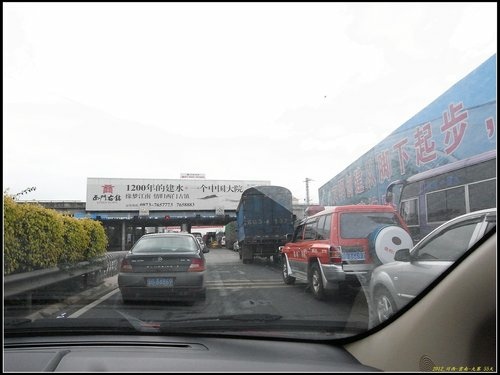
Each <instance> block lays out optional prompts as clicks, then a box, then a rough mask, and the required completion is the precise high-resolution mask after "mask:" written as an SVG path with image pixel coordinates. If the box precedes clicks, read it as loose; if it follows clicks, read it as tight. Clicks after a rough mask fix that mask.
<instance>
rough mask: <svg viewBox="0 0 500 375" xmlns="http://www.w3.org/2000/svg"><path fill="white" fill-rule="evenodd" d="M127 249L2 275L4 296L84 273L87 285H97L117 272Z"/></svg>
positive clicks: (25, 291)
mask: <svg viewBox="0 0 500 375" xmlns="http://www.w3.org/2000/svg"><path fill="white" fill-rule="evenodd" d="M127 253H128V251H115V252H110V253H106V254H105V255H104V256H103V257H100V258H97V259H95V260H92V261H85V262H80V263H77V264H74V265H70V266H65V265H60V266H58V267H52V268H47V269H42V270H36V271H31V272H23V273H18V274H14V275H8V276H5V277H4V281H3V283H4V298H8V297H12V296H15V295H18V294H23V293H29V292H31V291H34V290H36V289H40V288H43V287H45V286H48V285H51V284H55V283H59V282H62V281H65V280H69V279H72V278H75V277H78V276H83V275H86V278H87V279H86V282H87V285H88V286H93V285H98V284H100V283H101V282H102V281H103V280H104V279H105V278H108V277H111V276H113V275H116V274H117V273H118V267H119V266H120V261H121V260H122V259H123V258H124V257H125V255H126V254H127Z"/></svg>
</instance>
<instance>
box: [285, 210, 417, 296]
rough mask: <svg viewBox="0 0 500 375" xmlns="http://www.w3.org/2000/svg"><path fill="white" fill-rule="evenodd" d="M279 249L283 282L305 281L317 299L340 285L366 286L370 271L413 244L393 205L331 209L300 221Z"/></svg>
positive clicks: (337, 288)
mask: <svg viewBox="0 0 500 375" xmlns="http://www.w3.org/2000/svg"><path fill="white" fill-rule="evenodd" d="M289 240H290V241H291V242H288V243H287V244H286V245H285V246H283V247H282V248H281V253H282V257H283V280H284V282H285V283H286V284H293V283H294V282H295V280H300V281H303V282H306V283H308V284H309V286H310V287H311V290H312V292H313V294H314V296H315V297H316V298H317V299H323V298H324V297H325V293H326V291H328V290H332V291H335V290H339V289H340V288H341V287H342V285H344V284H346V283H352V284H354V285H359V284H360V283H361V284H365V283H366V282H367V281H368V280H369V276H370V274H371V271H372V270H373V268H374V267H375V266H377V265H378V264H381V263H387V262H390V261H392V260H394V253H395V252H396V251H397V250H399V249H404V248H408V249H409V248H411V247H413V241H412V239H411V237H410V235H409V231H408V227H407V226H406V223H405V222H404V220H403V219H402V218H401V216H400V215H399V214H398V212H396V210H395V209H394V208H393V207H392V206H384V205H350V206H336V207H330V208H327V209H325V210H323V211H320V212H318V213H316V214H314V215H312V216H310V217H307V218H305V219H303V220H302V221H301V222H300V223H299V224H298V225H297V227H296V228H295V231H294V233H293V236H292V235H290V236H289Z"/></svg>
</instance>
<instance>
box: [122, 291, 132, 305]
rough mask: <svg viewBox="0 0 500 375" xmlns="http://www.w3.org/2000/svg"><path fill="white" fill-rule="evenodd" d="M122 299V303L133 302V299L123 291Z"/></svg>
mask: <svg viewBox="0 0 500 375" xmlns="http://www.w3.org/2000/svg"><path fill="white" fill-rule="evenodd" d="M122 301H123V303H124V304H129V303H132V302H133V300H132V299H131V298H130V296H129V295H127V294H123V293H122Z"/></svg>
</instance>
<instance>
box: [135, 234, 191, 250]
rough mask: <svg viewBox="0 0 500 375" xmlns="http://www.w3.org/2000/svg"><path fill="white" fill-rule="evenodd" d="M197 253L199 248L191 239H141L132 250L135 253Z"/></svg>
mask: <svg viewBox="0 0 500 375" xmlns="http://www.w3.org/2000/svg"><path fill="white" fill-rule="evenodd" d="M169 251H171V252H186V251H187V252H196V251H198V246H197V245H196V243H195V242H194V239H193V238H190V237H181V236H179V237H149V238H147V237H146V238H141V239H140V240H139V241H138V242H137V243H136V244H135V246H134V247H133V248H132V252H133V253H155V252H158V253H159V252H161V253H164V252H169Z"/></svg>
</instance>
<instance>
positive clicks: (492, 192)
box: [386, 150, 497, 243]
mask: <svg viewBox="0 0 500 375" xmlns="http://www.w3.org/2000/svg"><path fill="white" fill-rule="evenodd" d="M496 160H497V156H496V150H491V151H488V152H485V153H482V154H478V155H475V156H472V157H470V158H466V159H463V160H459V161H456V162H452V163H449V164H445V165H443V166H440V167H437V168H434V169H430V170H428V171H424V172H421V173H418V174H415V175H413V176H411V177H409V178H407V179H404V180H397V181H393V182H391V183H390V184H389V185H388V186H387V191H386V202H387V203H388V204H393V203H394V199H395V197H398V199H397V201H398V203H397V205H396V206H397V207H398V208H399V212H400V214H401V216H402V217H403V219H404V220H405V221H406V224H407V225H408V228H409V229H410V233H411V236H412V239H413V241H414V242H415V243H416V242H418V241H419V240H421V239H422V238H423V237H424V236H426V235H427V234H428V233H430V232H431V231H432V230H433V229H434V228H436V227H438V226H439V225H440V224H442V223H444V222H446V221H448V220H451V219H453V218H454V217H457V216H459V215H462V214H465V213H468V212H472V211H477V210H481V209H484V208H491V207H496Z"/></svg>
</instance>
